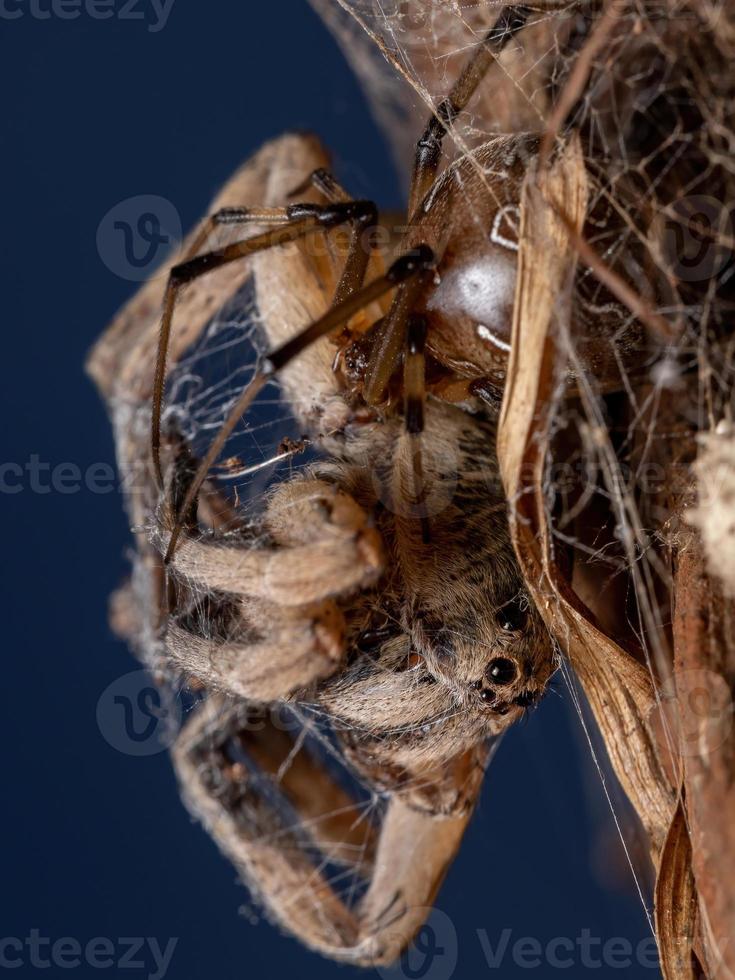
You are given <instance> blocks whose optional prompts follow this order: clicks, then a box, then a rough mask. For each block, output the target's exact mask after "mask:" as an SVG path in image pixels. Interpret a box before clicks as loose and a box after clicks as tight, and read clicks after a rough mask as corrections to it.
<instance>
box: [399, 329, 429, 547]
mask: <svg viewBox="0 0 735 980" xmlns="http://www.w3.org/2000/svg"><path fill="white" fill-rule="evenodd" d="M425 346H426V319H425V318H424V317H423V316H419V315H415V316H412V317H410V319H409V321H408V334H407V339H406V359H405V361H404V364H403V389H404V424H405V427H406V432H407V433H408V437H409V439H410V441H411V464H412V466H413V494H414V497H415V499H416V504H417V506H418V509H419V520H420V521H421V539H422V541H423V542H424V544H430V543H431V527H430V525H429V515H428V514H427V512H426V487H425V485H424V466H423V459H422V455H421V433H422V432H423V431H424V404H425V402H426V356H425V353H424V348H425Z"/></svg>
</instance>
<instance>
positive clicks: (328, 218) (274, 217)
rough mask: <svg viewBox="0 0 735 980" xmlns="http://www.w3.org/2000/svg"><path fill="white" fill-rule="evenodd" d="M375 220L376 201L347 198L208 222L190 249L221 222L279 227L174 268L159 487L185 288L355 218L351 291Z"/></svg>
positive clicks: (157, 429)
mask: <svg viewBox="0 0 735 980" xmlns="http://www.w3.org/2000/svg"><path fill="white" fill-rule="evenodd" d="M376 220H377V215H376V209H375V205H374V204H373V203H372V202H371V201H345V202H338V203H335V204H331V203H330V204H326V205H318V204H292V205H289V206H287V207H283V208H224V209H222V210H221V211H218V212H217V213H216V214H214V215H212V216H211V218H209V219H208V220H207V221H206V222H205V223H204V225H203V227H202V230H201V231H200V232H199V234H198V235H197V237H196V240H195V242H194V244H193V246H192V249H190V252H193V251H195V250H197V249H198V248H200V247H201V246H202V245H203V244H204V242H206V240H207V238H208V236H209V235H210V234H211V231H212V229H213V228H214V227H215V226H217V225H223V224H248V223H249V224H252V223H256V224H266V225H274V226H275V227H273V228H271V229H270V230H268V231H265V232H263V233H262V234H260V235H254V236H253V237H252V238H246V239H244V240H243V241H238V242H233V243H231V244H230V245H225V246H223V247H221V248H216V249H213V250H212V251H209V252H205V253H204V254H202V255H196V256H194V257H192V258H188V259H186V260H185V261H184V262H182V263H180V264H179V265H176V266H174V267H173V269H171V272H170V273H169V278H168V283H167V284H166V292H165V294H164V299H163V313H162V316H161V327H160V331H159V335H158V350H157V354H156V368H155V375H154V382H153V406H152V413H151V456H152V459H153V469H154V473H155V477H156V481H157V483H158V486H159V489H163V472H162V469H161V411H162V406H163V395H164V389H165V383H166V356H167V352H168V346H169V339H170V336H171V323H172V320H173V313H174V309H175V306H176V300H177V297H178V295H179V293H180V291H181V289H182V288H183V287H184V286H186V285H188V284H189V283H190V282H192V281H193V280H194V279H198V278H199V277H200V276H202V275H205V274H206V273H208V272H211V271H212V270H214V269H219V268H221V267H222V266H223V265H227V264H228V263H230V262H236V261H237V260H238V259H242V258H246V257H247V256H250V255H254V254H255V253H256V252H262V251H264V250H265V249H269V248H273V247H275V246H277V245H285V244H287V243H288V242H293V241H296V240H297V239H299V238H303V237H304V236H305V235H308V234H309V233H310V232H313V231H317V230H319V229H322V230H329V229H330V228H334V227H336V226H337V225H340V224H344V223H345V222H350V223H352V224H353V234H352V236H351V240H350V247H349V251H348V255H347V260H346V261H345V265H344V269H343V272H342V276H341V278H340V282H339V284H338V286H337V292H338V293H345V294H348V287H349V289H354V288H355V284H361V283H362V279H363V278H364V275H365V270H366V269H367V263H368V261H369V258H370V256H369V252H366V251H364V248H363V246H364V245H365V243H366V241H367V234H366V233H367V232H368V231H369V229H370V228H371V227H372V226H373V225H374V224H375V222H376Z"/></svg>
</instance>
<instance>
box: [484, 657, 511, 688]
mask: <svg viewBox="0 0 735 980" xmlns="http://www.w3.org/2000/svg"><path fill="white" fill-rule="evenodd" d="M517 673H518V670H517V669H516V665H515V664H514V663H513V661H512V660H509V659H508V658H507V657H495V659H494V660H491V661H490V663H489V664H488V667H487V670H486V671H485V676H486V677H487V679H488V680H489V681H490V682H491V683H492V684H498V685H500V686H501V687H502V686H504V685H505V684H510V683H512V682H513V681H514V680H515V679H516V675H517Z"/></svg>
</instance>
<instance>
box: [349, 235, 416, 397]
mask: <svg viewBox="0 0 735 980" xmlns="http://www.w3.org/2000/svg"><path fill="white" fill-rule="evenodd" d="M422 247H426V246H422ZM431 275H432V270H431V269H427V270H425V271H424V273H423V275H421V276H417V277H416V278H415V279H412V280H411V281H409V282H407V283H404V285H403V286H401V287H400V288H399V289H398V290H397V291H396V295H395V298H394V300H393V303H392V304H391V308H390V309H389V310H388V312H387V314H386V316H385V319H384V320H383V323H382V325H381V327H380V333H379V335H378V338H377V340H376V343H375V346H374V347H373V350H372V352H371V354H370V361H369V363H368V367H367V371H366V372H365V385H364V388H363V393H362V395H363V398H364V399H365V401H366V402H367V403H368V405H378V404H380V402H381V401H382V399H383V394H384V392H385V389H386V388H387V387H388V382H389V381H390V379H391V377H392V375H393V372H394V371H395V369H396V366H397V365H398V361H399V358H400V356H401V352H402V351H403V350H404V348H405V344H406V326H407V323H408V318H409V316H410V314H411V310H412V309H413V308H414V306H415V304H416V301H417V300H418V298H419V295H420V293H421V291H422V290H423V289H424V288H425V286H426V284H427V282H428V280H429V279H430V278H431Z"/></svg>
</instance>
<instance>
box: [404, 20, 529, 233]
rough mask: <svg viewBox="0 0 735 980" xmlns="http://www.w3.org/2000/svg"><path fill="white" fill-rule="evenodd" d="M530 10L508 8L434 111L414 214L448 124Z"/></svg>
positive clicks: (417, 174)
mask: <svg viewBox="0 0 735 980" xmlns="http://www.w3.org/2000/svg"><path fill="white" fill-rule="evenodd" d="M530 13H531V10H530V8H529V7H527V6H525V4H514V5H513V6H512V7H506V8H504V9H503V12H502V13H501V14H500V16H499V17H498V19H497V20H496V21H495V23H494V24H493V26H492V27H491V28H490V30H489V31H488V32H487V34H486V35H485V37H484V38H483V39H482V41H481V42H480V44H479V45H478V46H477V48H476V49H475V51H474V52H473V53H472V55H471V57H470V59H469V61H468V62H467V64H466V65H465V67H464V69H463V71H462V73H461V75H460V76H459V78H458V79H457V81H456V82H455V83H454V85H453V86H452V88H451V91H450V92H449V95H448V96H447V97H446V98H445V99H442V101H441V102H440V103H439V105H438V106H437V107H436V110H435V112H434V115H433V116H432V117H431V119H430V120H429V123H428V125H427V127H426V129H425V130H424V132H423V134H422V135H421V138H420V139H419V141H418V143H417V144H416V157H415V160H414V168H413V176H412V177H411V191H410V194H409V207H408V213H409V215H410V216H411V217H413V216H414V214H415V212H416V210H417V209H418V207H419V206H420V204H421V202H422V201H423V199H424V198H425V197H426V194H427V193H428V191H429V189H430V188H431V185H432V184H433V183H434V179H435V177H436V174H437V171H438V169H439V159H440V157H441V150H442V142H443V140H444V137H445V136H446V134H447V127H448V126H450V125H451V124H452V123H453V122H454V120H455V119H456V118H457V116H458V115H459V113H460V112H461V111H462V110H463V109H464V108H466V106H467V103H468V102H469V101H470V99H471V98H472V96H473V95H474V93H475V91H476V89H477V86H478V85H479V84H480V82H481V81H482V80H483V78H484V77H485V75H486V74H487V72H488V70H489V68H490V67H491V66H492V65H493V64H494V63H495V59H496V57H497V56H498V55H499V54H500V52H501V51H502V50H503V48H504V47H505V46H506V44H507V43H508V42H509V41H510V39H511V38H512V37H513V36H514V35H515V34H517V33H518V31H520V30H522V28H523V27H525V24H526V21H527V19H528V15H529V14H530Z"/></svg>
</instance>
